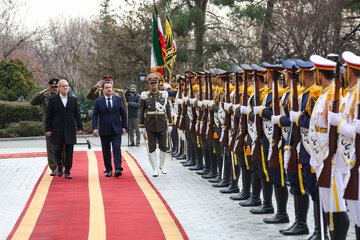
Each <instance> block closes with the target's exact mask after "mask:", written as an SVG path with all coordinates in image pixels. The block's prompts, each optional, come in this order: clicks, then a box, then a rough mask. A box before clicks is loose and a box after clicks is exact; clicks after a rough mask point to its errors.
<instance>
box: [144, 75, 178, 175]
mask: <svg viewBox="0 0 360 240" xmlns="http://www.w3.org/2000/svg"><path fill="white" fill-rule="evenodd" d="M146 80H147V81H148V82H149V86H150V91H145V92H142V93H141V103H140V125H139V126H140V129H139V130H140V132H141V133H143V134H144V131H145V129H146V133H147V136H148V139H149V140H148V150H149V160H150V164H151V166H152V169H153V177H157V176H159V168H158V161H157V159H156V153H155V150H156V143H158V144H159V148H160V169H161V173H163V174H166V173H167V172H166V169H165V158H166V149H167V132H169V133H170V132H171V130H172V124H173V121H172V118H171V110H170V102H169V101H168V93H167V92H166V91H159V89H158V82H159V81H160V80H161V77H160V76H159V75H158V74H156V73H150V74H149V75H148V76H147V77H146Z"/></svg>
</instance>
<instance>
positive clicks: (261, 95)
mask: <svg viewBox="0 0 360 240" xmlns="http://www.w3.org/2000/svg"><path fill="white" fill-rule="evenodd" d="M268 90H269V87H268V86H264V87H262V88H261V89H259V92H260V91H261V93H260V103H262V102H263V100H264V98H265V96H266V94H268Z"/></svg>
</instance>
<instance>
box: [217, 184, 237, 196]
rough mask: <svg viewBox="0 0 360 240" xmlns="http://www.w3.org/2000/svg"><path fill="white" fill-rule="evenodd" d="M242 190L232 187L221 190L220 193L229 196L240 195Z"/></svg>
mask: <svg viewBox="0 0 360 240" xmlns="http://www.w3.org/2000/svg"><path fill="white" fill-rule="evenodd" d="M239 192H240V189H239V187H238V186H233V185H230V186H229V187H228V188H225V189H221V190H220V193H224V194H229V193H239Z"/></svg>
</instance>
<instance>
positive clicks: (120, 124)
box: [92, 95, 127, 136]
mask: <svg viewBox="0 0 360 240" xmlns="http://www.w3.org/2000/svg"><path fill="white" fill-rule="evenodd" d="M111 97H112V101H113V104H112V105H113V106H112V108H111V110H109V109H108V108H107V105H106V99H105V96H102V97H100V98H97V99H96V100H95V104H94V108H93V113H92V129H93V130H94V129H99V135H100V136H106V135H111V134H112V130H113V131H114V133H115V134H121V133H122V128H125V129H126V128H127V126H126V110H125V106H124V104H123V101H122V99H121V97H118V96H114V95H113V96H111ZM98 125H99V127H98ZM111 128H112V129H111Z"/></svg>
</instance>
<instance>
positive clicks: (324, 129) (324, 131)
mask: <svg viewBox="0 0 360 240" xmlns="http://www.w3.org/2000/svg"><path fill="white" fill-rule="evenodd" d="M315 130H316V131H317V132H321V133H327V130H328V129H327V128H320V127H315Z"/></svg>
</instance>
